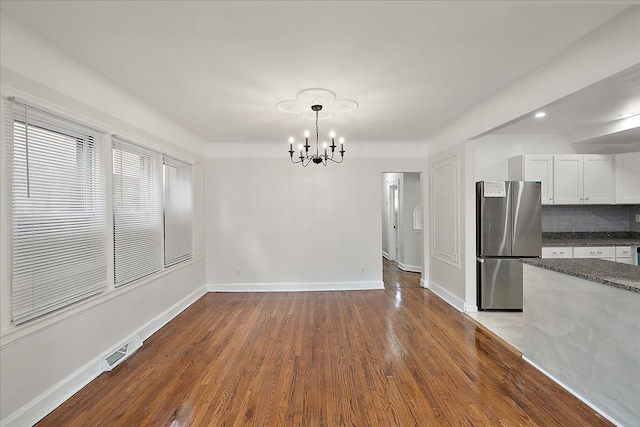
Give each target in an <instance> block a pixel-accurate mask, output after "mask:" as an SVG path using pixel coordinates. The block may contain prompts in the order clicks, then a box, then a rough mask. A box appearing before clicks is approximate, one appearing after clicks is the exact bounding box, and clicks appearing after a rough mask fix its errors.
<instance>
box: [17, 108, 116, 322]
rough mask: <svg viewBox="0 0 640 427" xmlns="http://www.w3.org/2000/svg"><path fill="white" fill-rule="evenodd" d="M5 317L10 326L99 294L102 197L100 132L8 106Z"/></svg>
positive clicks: (103, 277)
mask: <svg viewBox="0 0 640 427" xmlns="http://www.w3.org/2000/svg"><path fill="white" fill-rule="evenodd" d="M11 111H12V118H13V125H12V126H11V129H10V131H11V132H12V135H11V138H10V143H9V144H7V148H8V155H7V156H6V158H7V167H8V168H9V170H10V173H11V315H12V320H13V322H14V323H16V324H20V323H23V322H26V321H28V320H31V319H34V318H36V317H39V316H42V315H44V314H47V313H50V312H53V311H55V310H58V309H60V308H62V307H65V306H68V305H70V304H72V303H74V302H77V301H80V300H82V299H84V298H87V297H89V296H91V295H94V294H97V293H99V292H101V291H102V290H103V289H104V288H105V287H106V281H107V251H106V249H107V247H106V226H107V213H106V198H105V188H104V179H103V173H102V165H101V158H100V147H99V140H100V138H99V136H100V135H99V133H98V132H97V131H96V130H93V129H90V128H87V127H85V126H82V125H80V124H77V123H74V122H71V121H69V120H66V119H64V118H61V117H57V116H55V115H52V114H50V113H47V112H44V111H40V110H38V109H35V108H32V107H28V106H25V105H22V104H20V103H12V104H11Z"/></svg>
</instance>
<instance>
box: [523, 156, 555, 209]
mask: <svg viewBox="0 0 640 427" xmlns="http://www.w3.org/2000/svg"><path fill="white" fill-rule="evenodd" d="M523 157H524V174H523V178H524V181H540V182H541V183H542V192H541V201H542V204H543V205H552V204H553V156H551V155H546V154H540V155H526V156H523Z"/></svg>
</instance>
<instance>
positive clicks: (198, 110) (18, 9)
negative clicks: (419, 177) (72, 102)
mask: <svg viewBox="0 0 640 427" xmlns="http://www.w3.org/2000/svg"><path fill="white" fill-rule="evenodd" d="M598 3H599V2H593V1H590V2H577V1H575V2H556V3H553V2H527V1H512V2H498V1H496V2H494V1H467V2H451V1H450V2H435V1H432V2H418V1H409V2H404V1H386V2H385V1H372V2H347V1H335V2H320V1H306V2H292V1H280V2H275V1H257V2H250V1H235V2H231V1H230V2H212V1H173V2H151V1H138V2H133V1H128V2H125V1H48V2H44V1H7V0H3V1H2V2H1V8H2V10H3V12H7V13H9V14H10V15H12V16H14V17H16V18H18V19H19V20H21V21H23V22H24V23H25V24H26V25H28V26H29V27H31V28H32V29H34V30H36V31H37V32H39V33H41V34H43V35H44V36H45V37H47V38H49V39H50V40H51V41H52V42H54V43H56V44H57V45H59V46H61V47H62V48H64V49H65V50H66V51H67V52H69V53H70V54H71V55H73V56H74V57H76V58H78V59H79V60H80V61H82V62H84V63H86V64H88V65H89V66H91V67H92V68H94V69H96V70H98V71H100V72H101V73H103V74H104V75H105V76H107V77H108V78H109V79H111V80H112V81H114V82H115V83H117V84H118V85H120V86H121V87H123V88H124V89H126V90H128V91H129V92H130V93H132V94H133V95H135V96H137V97H138V98H140V99H142V100H143V101H145V102H146V103H147V104H149V105H150V106H151V107H153V108H155V109H156V110H159V111H161V112H163V113H164V114H166V115H167V116H169V117H171V118H172V119H174V120H175V121H176V122H178V123H180V124H181V125H183V126H184V127H186V128H188V129H190V130H191V131H193V132H195V133H196V134H199V135H201V136H202V137H203V138H205V139H206V140H208V141H211V142H234V141H286V140H287V138H288V137H289V136H290V135H292V134H294V132H299V134H300V135H301V134H302V132H303V131H304V129H305V128H310V127H311V125H312V122H309V121H308V120H307V119H303V118H302V117H300V116H295V115H289V114H285V113H282V112H280V111H278V110H277V109H276V103H278V102H279V101H282V100H285V99H293V98H295V96H296V94H297V93H298V92H299V91H300V90H302V89H306V88H313V87H320V88H326V89H329V90H331V91H333V92H335V94H336V95H337V97H338V98H348V99H353V100H355V101H356V102H357V103H358V104H359V106H358V108H357V109H356V110H355V111H352V112H349V113H345V114H344V115H335V116H334V117H332V118H330V119H327V121H326V122H322V123H321V131H323V128H324V127H325V126H327V125H325V123H327V124H328V127H331V128H335V130H336V131H337V132H338V133H339V134H342V135H344V136H345V137H346V138H347V140H352V141H354V140H359V141H400V140H405V141H413V140H424V139H425V137H426V136H427V135H428V134H430V133H431V132H433V131H435V130H436V129H437V128H439V127H441V126H443V125H444V124H445V123H446V122H447V121H448V120H450V119H452V118H453V117H455V116H456V115H458V114H460V113H461V112H462V111H464V110H466V109H468V108H469V107H471V106H473V105H474V104H476V103H478V102H480V101H482V100H483V99H484V98H486V97H487V96H489V95H491V94H492V93H494V92H496V91H497V90H499V89H501V88H503V87H505V86H507V85H508V84H510V83H512V82H513V81H515V80H516V79H518V78H519V77H521V76H522V75H524V74H526V73H527V72H529V71H531V70H532V69H533V68H535V67H537V66H539V65H540V64H542V63H544V62H545V61H547V60H548V59H549V58H550V57H552V56H553V55H555V54H557V53H559V52H560V51H562V50H563V49H564V48H566V47H567V46H568V45H570V44H571V43H572V42H574V41H576V40H577V39H579V38H581V37H582V36H584V35H585V34H587V33H588V32H590V31H592V30H593V29H595V28H596V27H598V26H600V25H601V24H602V23H604V22H605V21H607V20H608V19H610V18H612V17H613V16H614V15H616V14H618V13H620V12H621V11H623V10H624V9H625V8H626V7H629V6H628V4H629V3H628V2H626V4H624V3H625V2H622V3H623V4H621V2H608V3H607V2H603V3H602V4H598ZM326 130H327V131H328V130H329V129H326ZM294 136H296V135H294Z"/></svg>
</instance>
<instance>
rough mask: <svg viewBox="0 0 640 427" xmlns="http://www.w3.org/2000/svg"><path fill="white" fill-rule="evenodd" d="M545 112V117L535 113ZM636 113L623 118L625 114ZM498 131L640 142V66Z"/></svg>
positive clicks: (574, 139)
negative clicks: (539, 116) (537, 115)
mask: <svg viewBox="0 0 640 427" xmlns="http://www.w3.org/2000/svg"><path fill="white" fill-rule="evenodd" d="M538 111H544V112H545V114H546V115H545V116H544V117H543V118H536V117H535V113H537V112H538ZM629 113H635V114H636V115H635V116H632V117H628V118H624V117H621V116H622V115H624V114H629ZM487 133H497V134H559V135H563V136H565V137H566V138H568V139H569V140H570V141H571V142H575V143H609V144H627V143H635V142H639V141H640V65H636V66H634V67H631V68H629V69H627V70H624V71H622V72H620V73H618V74H616V75H614V76H611V77H609V78H607V79H605V80H602V81H600V82H598V83H596V84H594V85H591V86H589V87H587V88H584V89H583V90H581V91H578V92H576V93H574V94H571V95H570V96H568V97H566V98H563V99H559V100H557V101H555V102H553V103H551V104H549V105H547V106H544V107H542V108H540V109H539V110H537V111H534V112H531V113H530V114H527V115H525V116H523V117H520V118H518V119H516V120H514V121H513V122H512V123H508V124H506V125H505V126H503V127H500V128H499V129H496V130H495V131H490V132H487Z"/></svg>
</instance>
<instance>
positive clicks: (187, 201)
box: [163, 155, 193, 267]
mask: <svg viewBox="0 0 640 427" xmlns="http://www.w3.org/2000/svg"><path fill="white" fill-rule="evenodd" d="M163 168H164V265H165V267H168V266H170V265H173V264H177V263H179V262H182V261H185V260H187V259H191V258H192V257H193V190H192V187H191V165H190V164H187V163H184V162H181V161H180V160H176V159H173V158H171V157H169V156H166V155H165V156H164V166H163Z"/></svg>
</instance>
